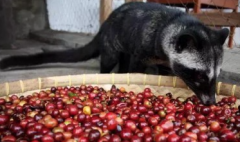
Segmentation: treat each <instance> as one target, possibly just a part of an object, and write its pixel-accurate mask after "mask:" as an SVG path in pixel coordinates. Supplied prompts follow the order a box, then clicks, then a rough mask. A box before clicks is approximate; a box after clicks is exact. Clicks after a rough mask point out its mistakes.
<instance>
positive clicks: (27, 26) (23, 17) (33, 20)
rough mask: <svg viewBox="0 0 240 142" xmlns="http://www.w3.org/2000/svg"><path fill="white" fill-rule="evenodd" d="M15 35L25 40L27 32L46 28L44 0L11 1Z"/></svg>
mask: <svg viewBox="0 0 240 142" xmlns="http://www.w3.org/2000/svg"><path fill="white" fill-rule="evenodd" d="M12 2H13V4H12V5H13V19H14V25H15V35H16V38H18V39H23V38H27V37H28V35H29V32H31V31H38V30H43V29H46V28H48V18H47V10H46V3H45V0H12Z"/></svg>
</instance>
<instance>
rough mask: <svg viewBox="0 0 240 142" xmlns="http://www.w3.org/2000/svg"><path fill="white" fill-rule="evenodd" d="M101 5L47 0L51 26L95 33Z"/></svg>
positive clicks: (239, 40)
mask: <svg viewBox="0 0 240 142" xmlns="http://www.w3.org/2000/svg"><path fill="white" fill-rule="evenodd" d="M145 1H146V0H145ZM123 3H124V0H113V9H115V8H117V7H118V6H120V5H121V4H123ZM99 7H100V3H99V0H47V8H48V16H49V23H50V28H51V29H53V30H60V31H69V32H83V33H93V34H94V33H96V32H97V31H98V29H99V26H100V25H99ZM239 11H240V7H239ZM234 45H235V46H236V45H237V46H240V28H237V30H236V33H235V36H234Z"/></svg>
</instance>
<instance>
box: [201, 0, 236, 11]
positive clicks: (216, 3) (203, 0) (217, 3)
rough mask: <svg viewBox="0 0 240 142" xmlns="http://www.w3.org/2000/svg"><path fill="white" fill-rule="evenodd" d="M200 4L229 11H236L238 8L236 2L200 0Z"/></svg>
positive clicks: (231, 0)
mask: <svg viewBox="0 0 240 142" xmlns="http://www.w3.org/2000/svg"><path fill="white" fill-rule="evenodd" d="M201 3H202V4H207V5H212V6H217V7H223V8H230V9H236V7H237V6H238V0H201Z"/></svg>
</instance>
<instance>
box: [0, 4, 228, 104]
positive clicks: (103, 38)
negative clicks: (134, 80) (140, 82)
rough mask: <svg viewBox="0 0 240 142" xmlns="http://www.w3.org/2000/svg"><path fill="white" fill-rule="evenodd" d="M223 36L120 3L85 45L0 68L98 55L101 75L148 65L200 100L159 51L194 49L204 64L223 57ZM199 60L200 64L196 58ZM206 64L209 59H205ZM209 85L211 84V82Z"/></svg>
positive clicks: (181, 16)
mask: <svg viewBox="0 0 240 142" xmlns="http://www.w3.org/2000/svg"><path fill="white" fill-rule="evenodd" d="M171 24H175V25H177V26H178V27H179V28H176V29H181V27H185V28H184V30H182V31H176V32H179V33H176V34H175V35H169V33H168V32H166V31H165V32H164V30H165V29H167V28H168V26H169V25H171ZM173 30H174V29H173ZM199 31H204V32H205V33H206V35H207V38H206V37H203V35H202V34H201V33H200V32H199ZM166 36H169V37H171V39H170V41H169V42H168V43H164V37H166ZM227 36H228V31H226V30H222V31H214V30H211V29H210V28H207V27H206V26H204V25H203V24H202V23H201V22H199V21H198V20H197V19H196V18H194V17H192V16H190V15H188V14H186V13H184V12H182V11H180V10H177V9H172V8H167V7H166V6H163V5H160V4H156V3H138V2H135V3H128V4H124V5H122V6H120V7H119V8H117V9H116V10H115V11H113V12H112V14H111V15H110V16H109V18H108V19H107V20H106V21H105V22H104V23H103V25H102V26H101V28H100V30H99V32H98V34H97V35H96V36H95V37H94V39H93V40H92V41H91V42H90V43H89V44H87V45H86V46H84V47H81V48H77V49H71V50H67V51H60V52H50V53H42V54H37V55H29V56H16V57H11V58H6V59H3V60H2V61H1V62H0V67H1V68H2V69H5V68H8V67H13V66H30V65H37V64H42V63H50V62H52V63H54V62H78V61H85V60H88V59H91V58H94V57H97V56H99V55H100V56H101V62H100V64H101V71H100V72H101V73H109V72H111V71H112V69H113V68H114V67H115V65H116V64H118V63H119V73H126V72H139V73H143V72H144V71H145V70H146V68H147V67H148V66H150V65H157V66H158V67H159V69H160V71H159V73H160V74H168V73H174V74H175V75H177V76H179V77H181V78H182V79H183V80H184V81H185V82H186V83H187V84H188V85H189V86H190V88H192V89H193V91H194V92H195V93H196V94H197V95H198V97H199V98H200V99H202V98H201V95H199V94H198V92H197V91H201V90H199V87H197V88H198V89H195V88H196V86H194V85H192V83H193V82H194V81H196V79H197V78H194V79H189V78H188V76H189V75H190V73H189V74H186V73H185V72H184V69H185V67H184V66H182V65H178V63H177V62H176V63H175V62H174V65H173V66H170V62H169V61H170V59H169V58H170V57H169V56H168V55H166V53H165V52H164V50H163V48H164V47H165V48H166V47H167V46H169V47H170V46H174V47H175V49H174V50H176V54H178V53H181V52H183V51H184V50H188V51H189V53H191V51H192V50H193V49H191V48H194V51H195V50H196V51H197V52H199V53H203V54H202V55H203V56H204V57H202V58H205V57H206V60H208V59H209V58H215V57H216V60H218V57H217V55H216V56H215V54H222V52H223V51H222V44H223V43H224V41H225V39H226V38H227ZM210 48H213V49H211V50H212V51H211V52H210V51H209V50H210ZM215 48H216V49H215ZM218 52H219V53H218ZM213 55H214V56H213ZM211 56H213V57H211ZM179 60H180V59H179ZM201 62H205V61H204V60H201ZM207 63H208V61H206V64H207ZM191 71H192V70H191ZM191 71H189V72H191ZM191 75H193V76H194V75H195V72H194V73H192V72H191ZM213 83H215V80H214V81H213ZM208 85H210V84H208ZM191 86H194V87H191ZM211 86H212V84H211ZM213 86H214V85H213ZM204 87H205V86H204ZM200 88H201V87H200ZM209 88H211V89H210V90H211V91H210V90H209V91H210V92H211V93H210V92H209V91H207V93H208V95H211V96H212V95H213V93H212V87H209ZM202 89H204V88H202ZM214 89H215V88H214ZM212 98H213V97H211V101H208V100H204V101H203V102H204V103H205V104H212V103H214V102H215V100H214V99H212ZM214 98H215V97H214Z"/></svg>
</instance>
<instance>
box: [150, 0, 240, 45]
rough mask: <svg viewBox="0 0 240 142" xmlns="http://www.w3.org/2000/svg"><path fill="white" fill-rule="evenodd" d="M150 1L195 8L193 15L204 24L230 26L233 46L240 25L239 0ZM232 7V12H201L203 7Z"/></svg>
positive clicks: (230, 37)
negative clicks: (236, 30) (236, 28)
mask: <svg viewBox="0 0 240 142" xmlns="http://www.w3.org/2000/svg"><path fill="white" fill-rule="evenodd" d="M147 1H148V2H156V3H161V4H165V5H170V6H178V7H184V8H186V12H189V8H193V12H194V13H191V14H192V15H194V16H196V17H197V18H199V19H200V20H201V21H202V22H203V23H204V24H206V25H208V26H230V35H229V42H228V46H229V47H230V48H232V46H233V36H234V32H235V27H240V13H237V10H238V0H147ZM206 8H210V9H218V10H223V9H231V10H232V13H225V12H217V13H213V12H210V13H208V12H201V9H206Z"/></svg>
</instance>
